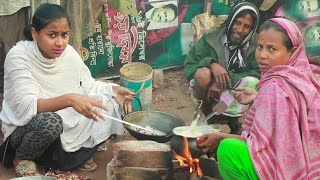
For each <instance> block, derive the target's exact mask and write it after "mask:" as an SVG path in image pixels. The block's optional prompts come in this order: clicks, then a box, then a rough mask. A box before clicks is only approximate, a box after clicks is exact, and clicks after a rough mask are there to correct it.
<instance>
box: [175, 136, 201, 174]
mask: <svg viewBox="0 0 320 180" xmlns="http://www.w3.org/2000/svg"><path fill="white" fill-rule="evenodd" d="M181 155H182V156H180V155H178V154H176V159H177V160H178V161H179V163H180V166H184V167H186V166H189V168H190V173H192V172H197V174H198V176H200V177H201V176H202V175H203V173H202V170H201V168H200V163H199V161H200V160H199V158H193V157H192V155H191V152H190V151H189V144H188V140H187V138H186V137H184V138H183V151H182V153H181Z"/></svg>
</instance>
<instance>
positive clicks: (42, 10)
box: [23, 3, 70, 41]
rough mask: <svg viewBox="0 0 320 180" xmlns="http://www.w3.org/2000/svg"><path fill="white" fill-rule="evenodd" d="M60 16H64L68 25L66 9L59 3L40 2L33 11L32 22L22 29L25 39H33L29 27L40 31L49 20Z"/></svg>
mask: <svg viewBox="0 0 320 180" xmlns="http://www.w3.org/2000/svg"><path fill="white" fill-rule="evenodd" d="M60 18H66V19H67V21H68V25H69V26H70V19H69V16H68V14H67V11H66V10H65V9H64V8H63V7H62V6H60V5H57V4H50V3H44V4H41V5H40V6H39V7H38V8H37V9H36V11H35V13H34V15H33V17H32V23H31V24H29V25H28V26H27V27H26V28H25V29H24V31H23V34H24V36H25V37H26V39H27V40H31V41H32V40H33V38H32V35H31V28H32V27H33V28H35V30H36V31H38V32H39V31H40V30H41V29H43V28H45V27H46V26H47V25H48V24H49V23H50V22H52V21H55V20H57V19H60Z"/></svg>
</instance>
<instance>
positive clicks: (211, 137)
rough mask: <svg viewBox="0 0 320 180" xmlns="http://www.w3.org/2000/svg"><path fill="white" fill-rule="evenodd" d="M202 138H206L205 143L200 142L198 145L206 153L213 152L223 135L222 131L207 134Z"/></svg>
mask: <svg viewBox="0 0 320 180" xmlns="http://www.w3.org/2000/svg"><path fill="white" fill-rule="evenodd" d="M200 138H203V139H206V140H205V141H204V142H203V143H201V144H198V147H199V148H200V149H201V150H202V151H203V152H204V153H206V154H211V153H213V152H214V151H215V150H216V149H217V148H218V146H219V144H220V141H221V140H222V136H221V133H220V132H214V133H211V134H206V135H203V136H201V137H200Z"/></svg>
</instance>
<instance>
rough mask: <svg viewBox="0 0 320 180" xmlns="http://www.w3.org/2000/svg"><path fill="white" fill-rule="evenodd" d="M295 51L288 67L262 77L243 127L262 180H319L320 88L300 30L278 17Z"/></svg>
mask: <svg viewBox="0 0 320 180" xmlns="http://www.w3.org/2000/svg"><path fill="white" fill-rule="evenodd" d="M271 20H272V21H274V22H276V23H278V24H280V25H281V26H282V27H283V28H284V29H285V30H286V32H287V33H288V35H289V37H290V39H291V41H292V43H293V45H294V47H297V49H296V51H295V52H294V54H293V55H292V56H291V58H290V59H289V62H288V65H280V66H275V67H273V68H271V69H269V70H268V71H267V72H266V73H265V74H262V76H261V80H260V82H259V84H258V87H259V88H260V89H259V92H258V95H257V98H256V100H255V101H254V103H253V105H252V107H251V108H250V110H249V112H248V114H247V117H246V119H245V121H244V123H243V129H244V131H243V132H242V134H241V137H242V139H243V140H245V141H246V142H247V144H248V148H249V153H250V156H251V160H252V163H253V166H254V168H255V170H256V173H257V175H258V176H259V179H261V180H264V179H265V180H269V179H280V180H281V179H286V180H296V179H319V177H320V149H319V148H320V120H319V119H320V95H319V92H320V84H319V82H318V81H317V79H316V78H315V77H314V75H313V74H312V72H311V69H310V66H309V62H308V59H307V57H306V54H305V49H304V46H303V39H302V36H301V32H300V30H299V28H298V27H297V26H296V25H295V24H294V23H293V22H292V21H290V20H287V19H283V18H274V19H271Z"/></svg>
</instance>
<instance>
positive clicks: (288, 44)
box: [259, 20, 293, 50]
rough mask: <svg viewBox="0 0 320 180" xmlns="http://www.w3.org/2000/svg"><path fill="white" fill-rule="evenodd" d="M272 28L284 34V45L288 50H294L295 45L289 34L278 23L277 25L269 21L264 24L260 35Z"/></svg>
mask: <svg viewBox="0 0 320 180" xmlns="http://www.w3.org/2000/svg"><path fill="white" fill-rule="evenodd" d="M271 28H273V29H274V30H276V31H278V32H280V33H282V37H283V44H284V45H285V46H286V47H287V49H288V50H291V49H293V44H292V41H291V39H290V37H289V35H288V33H287V32H286V31H285V30H284V29H283V27H281V26H280V25H279V24H278V23H276V22H274V21H271V20H268V21H266V22H265V23H263V24H262V25H261V27H260V30H259V33H260V32H261V31H263V30H268V29H271Z"/></svg>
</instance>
